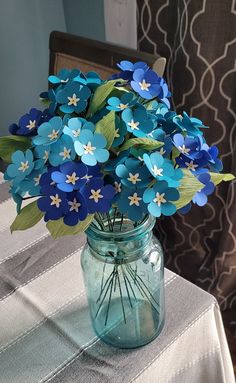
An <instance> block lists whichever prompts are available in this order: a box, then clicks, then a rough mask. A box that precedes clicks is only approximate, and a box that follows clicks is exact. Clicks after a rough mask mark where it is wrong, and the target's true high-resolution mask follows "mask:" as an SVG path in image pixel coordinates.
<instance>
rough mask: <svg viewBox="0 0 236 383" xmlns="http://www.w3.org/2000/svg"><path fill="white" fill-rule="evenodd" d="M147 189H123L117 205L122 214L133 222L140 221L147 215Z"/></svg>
mask: <svg viewBox="0 0 236 383" xmlns="http://www.w3.org/2000/svg"><path fill="white" fill-rule="evenodd" d="M144 190H145V189H136V188H123V189H122V191H121V193H120V195H119V199H118V200H117V205H118V208H119V211H120V212H121V213H122V214H127V216H128V218H129V219H131V220H132V221H135V222H137V221H140V220H141V219H142V218H143V217H144V215H145V214H147V212H148V211H147V206H146V204H145V203H144V201H143V193H144Z"/></svg>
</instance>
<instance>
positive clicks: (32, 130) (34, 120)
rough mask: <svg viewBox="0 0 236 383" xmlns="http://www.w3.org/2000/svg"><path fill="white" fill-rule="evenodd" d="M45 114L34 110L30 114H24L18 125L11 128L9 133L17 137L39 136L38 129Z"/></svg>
mask: <svg viewBox="0 0 236 383" xmlns="http://www.w3.org/2000/svg"><path fill="white" fill-rule="evenodd" d="M42 117H43V112H41V110H38V109H35V108H32V109H30V111H29V113H26V114H24V115H23V116H22V117H21V118H20V119H19V122H18V125H17V124H11V125H10V126H9V132H10V133H11V134H13V135H17V136H33V135H36V134H37V128H38V126H39V124H41V123H42V122H43V121H42Z"/></svg>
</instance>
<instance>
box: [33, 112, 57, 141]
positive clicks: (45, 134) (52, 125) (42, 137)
mask: <svg viewBox="0 0 236 383" xmlns="http://www.w3.org/2000/svg"><path fill="white" fill-rule="evenodd" d="M62 129H63V123H62V119H61V117H59V116H56V117H53V118H51V119H50V120H49V121H48V122H44V123H43V124H42V125H40V127H39V128H38V135H37V136H35V137H34V138H33V144H34V145H51V144H54V143H55V142H56V141H57V140H58V139H59V138H60V136H61V134H62Z"/></svg>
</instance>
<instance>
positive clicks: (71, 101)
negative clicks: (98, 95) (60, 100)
mask: <svg viewBox="0 0 236 383" xmlns="http://www.w3.org/2000/svg"><path fill="white" fill-rule="evenodd" d="M67 98H68V100H69V102H68V105H74V106H77V103H78V102H79V100H80V98H79V97H78V98H77V97H76V94H75V93H74V94H73V96H72V97H67Z"/></svg>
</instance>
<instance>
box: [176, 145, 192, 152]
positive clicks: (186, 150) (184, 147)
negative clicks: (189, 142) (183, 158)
mask: <svg viewBox="0 0 236 383" xmlns="http://www.w3.org/2000/svg"><path fill="white" fill-rule="evenodd" d="M178 149H179V151H180V152H181V153H183V154H188V153H189V152H190V149H188V148H186V146H185V145H184V144H183V146H178Z"/></svg>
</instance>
